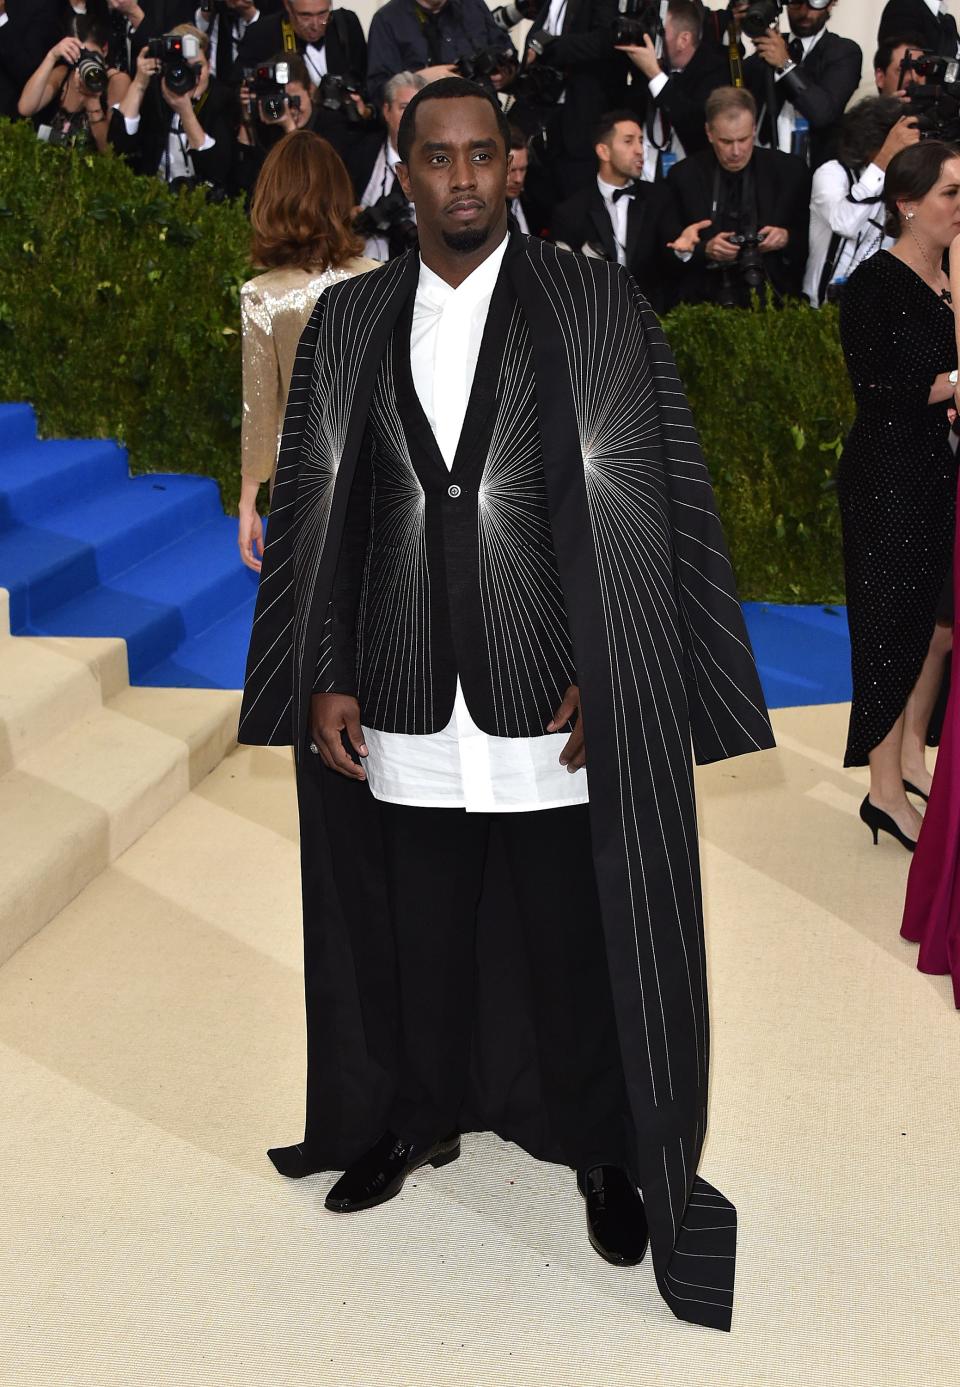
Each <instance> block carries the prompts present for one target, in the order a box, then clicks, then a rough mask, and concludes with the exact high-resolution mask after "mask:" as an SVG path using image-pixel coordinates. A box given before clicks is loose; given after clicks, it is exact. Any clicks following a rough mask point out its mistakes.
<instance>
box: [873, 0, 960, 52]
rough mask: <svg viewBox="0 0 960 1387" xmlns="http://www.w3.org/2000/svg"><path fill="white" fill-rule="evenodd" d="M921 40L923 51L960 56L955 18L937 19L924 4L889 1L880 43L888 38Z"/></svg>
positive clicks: (920, 0) (941, 16)
mask: <svg viewBox="0 0 960 1387" xmlns="http://www.w3.org/2000/svg"><path fill="white" fill-rule="evenodd" d="M904 37H909V38H918V39H922V40H923V46H924V48H929V49H930V50H931V51H932V52H934V53H941V54H942V55H943V57H945V58H956V57H957V56H958V53H960V37H958V34H957V21H956V20H955V19H954V17H953V15H952V14H947V13H943V14H939V15H934V14H931V13H930V10H929V8H928V7H927V6H926V5H925V4H924V0H888V3H887V4H886V5H884V7H883V14H882V15H881V16H880V28H879V31H878V33H877V42H878V43H883V41H884V40H885V39H888V38H904Z"/></svg>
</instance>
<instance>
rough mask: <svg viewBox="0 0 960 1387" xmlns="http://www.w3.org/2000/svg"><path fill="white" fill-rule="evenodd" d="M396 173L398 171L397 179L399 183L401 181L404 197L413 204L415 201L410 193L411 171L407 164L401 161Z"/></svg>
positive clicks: (396, 167)
mask: <svg viewBox="0 0 960 1387" xmlns="http://www.w3.org/2000/svg"><path fill="white" fill-rule="evenodd" d="M395 171H396V175H397V178H398V179H399V181H400V187H401V188H402V189H403V195H404V197H405V198H406V199H407V201H408V202H412V201H413V197H412V196H411V192H410V173H409V170H408V169H407V166H406V164H405V163H404V162H403V161H402V160H401V161H400V162H399V163H398V164H397V165H396V166H395Z"/></svg>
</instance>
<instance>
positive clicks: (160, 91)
mask: <svg viewBox="0 0 960 1387" xmlns="http://www.w3.org/2000/svg"><path fill="white" fill-rule="evenodd" d="M178 37H179V38H180V39H181V40H183V43H182V48H183V54H182V56H181V57H176V58H172V59H170V60H167V59H164V60H160V59H158V58H155V57H152V56H151V51H152V48H151V45H148V46H147V47H145V48H142V49H141V50H140V54H139V56H138V58H137V75H136V77H135V78H134V79H133V81H132V82H131V83H130V87H129V90H128V91H127V94H126V96H125V97H124V98H123V100H122V101H121V102H120V104H119V106H118V107H117V108H116V109H117V111H118V112H119V114H120V116H121V117H122V119H121V120H114V121H112V122H111V125H110V142H111V144H113V145H114V147H115V148H116V150H117V152H118V153H120V154H123V155H125V156H126V157H127V158H128V159H129V160H130V162H131V163H132V164H133V167H134V168H135V169H136V171H137V172H138V173H144V174H159V175H160V177H161V178H163V179H164V180H165V181H166V182H167V183H170V184H177V185H179V184H182V183H189V184H196V183H205V184H207V185H209V186H210V187H211V188H213V189H215V190H217V191H218V192H219V191H221V190H224V189H226V187H227V186H228V184H229V181H230V177H231V173H232V169H233V161H234V148H235V139H234V127H235V110H236V94H235V93H234V92H232V91H231V90H230V89H229V88H227V87H224V86H222V85H220V84H218V83H217V82H216V81H213V80H212V79H211V77H210V63H209V60H208V56H207V55H208V51H209V46H208V40H207V36H206V34H201V33H200V31H199V29H197V28H196V27H195V26H194V25H192V24H180V25H178V26H177V28H176V29H174V30H173V33H172V34H170V35H166V36H165V37H164V39H163V40H159V41H158V40H154V41H153V42H154V43H158V42H163V43H165V42H167V40H168V39H174V38H178ZM187 40H189V42H187ZM191 54H195V56H190V55H191ZM171 83H173V86H171ZM174 88H176V89H174Z"/></svg>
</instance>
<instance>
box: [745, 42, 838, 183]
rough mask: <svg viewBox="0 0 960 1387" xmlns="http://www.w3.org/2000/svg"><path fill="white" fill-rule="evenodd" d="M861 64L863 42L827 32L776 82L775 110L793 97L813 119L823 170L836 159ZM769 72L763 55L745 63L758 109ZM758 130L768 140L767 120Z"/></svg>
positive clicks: (815, 159)
mask: <svg viewBox="0 0 960 1387" xmlns="http://www.w3.org/2000/svg"><path fill="white" fill-rule="evenodd" d="M862 66H863V53H862V52H861V50H860V47H859V45H858V44H856V43H854V42H853V40H852V39H845V38H841V37H840V35H839V34H832V33H830V31H829V30H827V32H826V33H825V34H824V35H823V38H821V39H820V40H819V42H818V43H817V44H816V46H815V47H814V48H813V49H812V50H811V52H810V53H809V54H808V55H807V57H806V58H805V59H804V61H803V62H802V63H799V64H798V65H797V66H796V67H795V68H794V69H793V71H792V72H788V73H787V75H786V77H782V78H781V79H780V81H779V82H777V83H776V84H775V87H774V94H775V96H776V101H777V114H778V115H779V113H780V109H781V107H782V106H783V103H784V102H785V101H791V102H792V103H793V105H794V106H795V107H796V108H797V110H798V111H799V112H800V114H801V115H804V116H806V118H807V120H808V121H809V122H810V167H811V168H814V169H816V168H819V167H820V165H821V164H823V163H825V162H826V160H827V159H831V158H832V157H833V149H832V143H833V136H834V132H835V128H836V125H837V122H838V121H839V119H840V117H841V116H842V115H843V112H844V110H845V108H846V105H847V102H848V101H849V100H850V98H851V96H853V93H854V92H855V91H856V89H857V87H858V86H859V84H860V70H861V68H862ZM770 70H771V69H770V65H769V63H765V62H764V60H763V59H762V58H761V57H760V55H759V53H754V54H753V56H752V57H750V58H748V59H747V61H746V62H745V63H744V65H743V75H744V78H745V80H746V83H747V86H748V87H749V88H750V90H751V91H752V92H753V95H754V98H755V100H756V103H757V108H758V109H761V108H762V107H764V106H765V105H766V100H767V75H766V74H767V72H768V71H770ZM760 128H761V133H762V135H763V137H764V138H766V137H767V133H768V121H767V119H766V118H764V119H763V121H762V122H761V127H760Z"/></svg>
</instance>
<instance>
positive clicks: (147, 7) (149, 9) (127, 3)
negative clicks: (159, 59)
mask: <svg viewBox="0 0 960 1387" xmlns="http://www.w3.org/2000/svg"><path fill="white" fill-rule="evenodd" d="M107 6H108V8H109V10H110V16H111V25H112V34H111V51H112V54H113V57H114V59H115V61H116V62H117V64H118V66H119V67H120V68H121V70H122V71H123V72H125V73H127V74H128V76H129V77H131V78H132V77H133V75H134V74H135V72H136V70H137V57H138V55H139V53H140V50H141V48H143V47H145V45H146V44H147V43H149V41H150V39H158V38H160V37H161V36H162V35H163V34H169V33H170V31H171V30H172V29H174V28H175V27H176V26H177V25H178V24H189V23H191V22H192V20H193V15H194V10H195V9H196V0H107Z"/></svg>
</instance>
